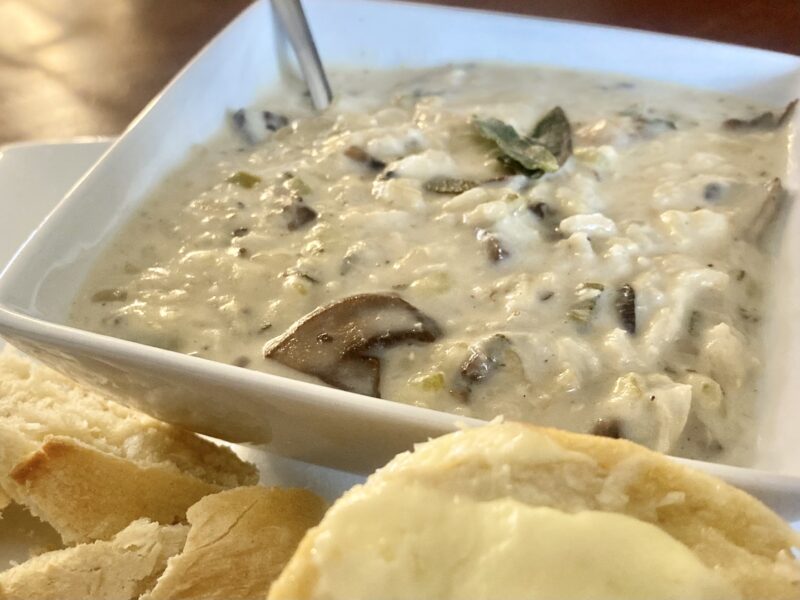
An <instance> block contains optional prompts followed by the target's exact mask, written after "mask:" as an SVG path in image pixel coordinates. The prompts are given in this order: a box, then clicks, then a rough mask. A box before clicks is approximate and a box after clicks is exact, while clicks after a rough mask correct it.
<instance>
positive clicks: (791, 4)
mask: <svg viewBox="0 0 800 600" xmlns="http://www.w3.org/2000/svg"><path fill="white" fill-rule="evenodd" d="M249 1H250V0H0V144H3V143H7V142H12V141H19V140H34V139H53V138H64V137H72V136H78V135H113V134H116V133H119V132H120V131H121V130H122V129H123V128H124V127H125V125H126V124H127V123H128V122H129V121H130V120H131V119H132V118H133V117H134V116H135V115H136V114H137V113H138V112H139V111H140V110H141V109H142V107H143V106H144V105H145V104H146V103H147V101H148V100H149V99H150V98H151V97H153V95H154V94H155V93H156V92H158V91H159V89H161V88H162V87H163V86H164V84H165V83H166V82H167V81H168V80H169V79H170V78H171V77H172V76H173V75H174V74H175V72H176V71H177V70H178V69H179V68H180V67H181V66H182V65H183V64H184V63H185V62H186V61H187V60H188V59H189V58H190V57H191V56H192V55H193V54H194V53H195V52H197V50H198V49H200V47H202V45H203V44H204V43H205V42H206V41H208V40H209V39H210V38H211V37H212V36H213V35H214V34H215V33H216V32H217V31H219V30H220V29H221V28H222V27H223V26H224V25H225V24H226V23H227V22H228V21H230V20H231V19H232V18H233V17H234V16H235V15H236V14H237V13H238V12H239V11H240V10H242V9H243V8H244V7H245V6H246V5H247V4H248V3H249ZM438 1H439V2H441V3H444V4H450V5H454V6H468V7H473V8H492V9H495V10H505V11H511V12H517V13H523V14H530V15H541V16H548V17H558V18H566V19H572V20H576V21H588V22H594V23H603V24H612V25H621V26H624V27H636V28H640V29H648V30H652V31H661V32H665V33H674V34H682V35H689V36H694V37H701V38H708V39H713V40H720V41H725V42H733V43H737V44H743V45H748V46H757V47H760V48H768V49H771V50H777V51H780V52H787V53H791V54H800V0H702V1H698V0H559V1H557V2H554V1H553V0H495V1H494V2H490V1H486V0H484V1H478V0H475V1H469V0H438Z"/></svg>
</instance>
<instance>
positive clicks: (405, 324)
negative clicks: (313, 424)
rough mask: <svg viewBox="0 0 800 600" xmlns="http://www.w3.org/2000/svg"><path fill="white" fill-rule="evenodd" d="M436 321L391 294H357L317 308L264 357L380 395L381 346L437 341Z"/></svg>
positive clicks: (345, 387) (271, 345)
mask: <svg viewBox="0 0 800 600" xmlns="http://www.w3.org/2000/svg"><path fill="white" fill-rule="evenodd" d="M440 335H441V330H440V329H439V326H438V325H437V324H436V322H435V321H434V320H433V319H431V318H430V317H429V316H427V315H425V314H424V313H422V312H421V311H420V310H418V309H417V308H416V307H414V306H412V305H411V304H409V303H408V302H406V301H405V300H403V299H402V298H400V297H398V296H394V295H391V294H357V295H355V296H349V297H347V298H343V299H341V300H337V301H336V302H333V303H331V304H328V305H326V306H323V307H321V308H318V309H316V310H314V311H312V312H310V313H309V314H307V315H306V316H305V317H303V318H301V319H300V320H299V321H297V322H296V323H295V324H294V325H292V326H291V327H290V328H289V329H288V330H287V331H286V333H284V334H283V335H282V336H280V337H279V338H277V339H276V340H274V341H272V342H269V343H268V344H267V345H266V346H265V347H264V356H265V358H270V359H272V360H275V361H277V362H279V363H281V364H283V365H286V366H287V367H291V368H293V369H296V370H297V371H300V372H302V373H306V374H307V375H314V376H316V377H319V378H320V379H321V380H322V381H324V382H325V383H329V384H330V385H333V386H335V387H338V388H340V389H343V390H347V391H350V392H356V393H359V394H365V395H369V396H375V397H378V398H379V397H380V389H379V386H380V359H379V357H378V356H376V354H377V353H379V352H380V350H381V349H382V348H385V347H386V346H390V345H392V344H396V343H398V342H402V341H406V340H414V341H418V342H432V341H434V340H435V339H437V338H438V337H439V336H440Z"/></svg>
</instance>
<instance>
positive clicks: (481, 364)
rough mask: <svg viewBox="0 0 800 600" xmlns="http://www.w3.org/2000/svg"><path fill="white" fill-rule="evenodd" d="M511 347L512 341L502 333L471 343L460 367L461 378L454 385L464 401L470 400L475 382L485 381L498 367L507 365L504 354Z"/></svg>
mask: <svg viewBox="0 0 800 600" xmlns="http://www.w3.org/2000/svg"><path fill="white" fill-rule="evenodd" d="M510 347H511V342H510V341H509V339H508V338H507V337H506V336H504V335H503V334H501V333H496V334H494V335H491V336H489V337H487V338H484V339H482V340H480V341H478V342H476V343H474V344H473V345H471V346H470V347H469V350H468V352H467V356H466V358H465V359H464V362H462V363H461V366H460V367H459V375H460V378H459V380H457V381H456V383H455V385H454V391H455V392H456V393H458V394H459V395H460V396H461V397H462V399H464V401H467V400H469V395H470V392H471V391H472V386H473V385H474V384H476V383H480V382H482V381H484V380H485V379H487V378H488V377H489V376H491V375H492V373H494V372H495V371H496V370H497V369H498V368H500V367H503V366H505V363H504V356H505V353H506V351H507V350H508V349H509V348H510Z"/></svg>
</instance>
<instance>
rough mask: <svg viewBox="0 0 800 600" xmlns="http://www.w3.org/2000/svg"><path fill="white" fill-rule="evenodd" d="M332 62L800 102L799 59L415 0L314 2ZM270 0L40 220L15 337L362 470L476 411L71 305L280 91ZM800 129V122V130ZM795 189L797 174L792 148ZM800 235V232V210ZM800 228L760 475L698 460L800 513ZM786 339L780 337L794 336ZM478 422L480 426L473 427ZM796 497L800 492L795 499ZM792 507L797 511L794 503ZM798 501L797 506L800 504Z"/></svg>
mask: <svg viewBox="0 0 800 600" xmlns="http://www.w3.org/2000/svg"><path fill="white" fill-rule="evenodd" d="M305 4H306V11H307V14H308V17H309V20H310V22H311V26H312V28H313V30H314V32H315V35H316V36H317V39H318V43H319V49H320V53H321V55H322V56H323V57H324V58H325V60H326V62H327V63H328V64H329V65H330V64H334V65H335V64H344V65H349V66H353V65H364V66H371V67H397V66H429V65H438V64H442V63H446V62H463V61H469V60H483V61H506V62H519V63H542V64H546V65H552V66H558V67H567V68H577V69H587V70H597V71H608V72H616V73H619V74H625V75H630V76H636V77H649V78H653V79H658V80H662V81H669V82H675V83H681V84H687V85H693V86H697V87H702V88H707V89H711V90H717V91H724V92H730V93H736V94H740V95H745V96H749V97H752V98H753V99H755V100H760V101H764V102H768V103H770V104H774V105H780V104H782V103H785V102H787V101H788V100H790V99H791V98H793V97H796V96H798V95H800V93H799V91H800V58H797V57H793V56H788V55H783V54H777V53H773V52H766V51H762V50H754V49H747V48H741V47H736V46H730V45H724V44H717V43H712V42H704V41H699V40H691V39H685V38H677V37H671V36H664V35H657V34H650V33H642V32H636V31H628V30H622V29H617V28H609V27H598V26H591V25H579V24H573V23H568V22H560V21H552V20H543V19H531V18H522V17H516V16H508V15H500V14H493V13H489V12H481V11H468V10H460V9H451V8H439V7H430V6H419V5H413V4H406V3H394V2H377V1H356V0H307V1H306V3H305ZM271 21H272V15H271V11H270V7H269V5H268V3H267V2H265V1H263V0H262V1H260V2H257V3H256V4H254V5H253V6H251V7H250V8H248V9H247V10H246V11H245V12H244V13H242V15H241V16H239V17H238V18H237V19H236V20H235V21H234V22H233V23H232V24H231V25H230V26H228V28H227V29H225V30H224V31H223V32H222V33H221V34H219V35H218V36H217V37H216V38H215V39H214V40H213V41H212V42H211V43H210V44H209V45H208V46H207V47H206V48H205V49H204V50H203V51H202V52H201V53H200V54H199V55H198V56H197V57H196V58H195V59H194V60H193V61H192V62H191V63H190V64H189V65H188V66H187V67H186V68H185V69H184V70H183V71H182V72H181V73H180V74H179V75H178V76H177V77H176V78H175V80H173V82H172V83H170V85H169V86H168V87H167V88H166V89H165V90H164V91H163V92H162V93H161V94H160V95H159V96H158V97H157V98H156V99H155V100H154V101H153V102H152V103H151V104H150V105H149V106H148V107H147V108H146V109H145V110H144V111H143V113H142V114H141V115H140V116H139V117H138V118H137V119H136V120H135V121H134V122H133V123H132V124H131V126H130V127H129V128H128V129H127V130H126V131H125V133H124V134H123V135H122V137H121V138H120V139H119V141H118V142H117V143H115V144H114V145H113V146H112V148H111V149H110V150H109V151H108V152H107V153H106V154H105V155H104V156H103V157H102V158H101V159H100V161H99V162H98V163H97V164H96V165H95V166H94V167H93V168H92V169H91V170H90V171H89V172H88V173H87V174H86V175H85V176H84V177H83V179H82V180H81V181H80V182H79V183H78V184H77V185H76V187H75V188H73V189H72V191H71V192H70V193H69V194H68V195H67V196H66V197H65V198H64V200H63V201H62V202H61V203H60V204H59V205H58V206H57V207H56V208H55V209H54V211H53V212H52V213H51V214H50V215H49V216H48V217H47V219H46V220H45V221H44V222H43V223H42V224H41V225H40V226H39V227H38V228H37V230H36V231H35V232H34V234H33V235H32V236H31V238H30V239H28V241H27V242H26V244H25V245H24V246H23V248H22V249H21V250H20V251H19V252H18V253H17V255H16V257H15V258H14V260H13V261H12V263H11V264H10V265H9V266H8V268H7V269H6V270H5V271H4V272H3V273H2V275H1V276H0V333H2V335H3V336H4V337H6V338H7V339H8V340H9V341H11V342H12V343H13V344H14V345H16V346H18V347H20V348H22V349H24V350H25V351H27V352H29V353H31V354H32V355H34V356H37V357H38V358H40V359H41V360H42V361H44V362H46V363H48V364H50V365H52V366H54V367H55V368H57V369H59V370H61V371H63V372H66V373H68V374H70V375H72V376H74V377H77V378H78V379H81V380H83V381H85V382H87V383H89V384H92V385H95V386H99V387H101V388H103V389H104V390H106V391H109V392H111V393H112V394H114V395H115V396H116V397H118V398H119V399H120V401H122V402H125V403H128V404H132V405H135V406H137V407H139V408H141V409H143V410H146V411H148V412H150V413H152V414H154V415H155V416H158V417H160V418H163V419H165V420H168V421H172V422H174V423H178V424H180V425H184V426H186V427H188V428H190V429H193V430H195V431H200V432H202V433H207V434H209V435H213V436H216V437H220V438H223V439H227V440H230V441H234V442H243V441H247V442H254V443H262V444H269V448H270V449H271V450H273V451H274V452H277V453H281V454H284V455H287V456H291V457H293V458H300V459H303V460H306V461H309V462H315V463H318V464H324V465H327V466H333V467H337V468H344V469H348V470H351V471H356V472H359V471H361V472H363V471H366V470H369V469H372V468H374V467H376V466H378V465H380V464H382V463H384V462H385V461H386V460H387V459H388V458H390V457H391V456H392V455H393V454H395V453H396V452H398V451H400V450H403V449H406V448H408V447H409V446H410V445H411V444H412V443H413V442H415V441H420V440H423V439H425V438H426V437H428V436H431V435H436V434H439V433H442V432H445V431H449V430H452V429H453V428H454V427H456V426H457V423H458V422H459V421H460V422H467V423H469V422H470V421H469V420H466V419H463V418H457V417H454V416H452V415H447V414H444V413H440V412H435V411H431V410H426V409H421V408H417V407H413V406H407V405H403V404H397V403H392V402H390V401H385V400H378V399H374V398H366V397H363V396H359V395H356V394H352V393H349V392H344V391H341V390H336V389H331V388H328V387H324V386H321V385H316V384H311V383H305V382H302V381H295V380H291V379H287V378H283V377H278V376H274V375H268V374H264V373H259V372H255V371H248V370H245V369H240V368H236V367H233V366H230V365H226V364H221V363H214V362H211V361H207V360H203V359H200V358H196V357H191V356H184V355H181V354H177V353H173V352H169V351H165V350H161V349H157V348H150V347H146V346H142V345H140V344H136V343H133V342H128V341H124V340H119V339H114V338H111V337H106V336H101V335H97V334H94V333H89V332H85V331H80V330H77V329H74V328H71V327H69V326H67V325H65V323H66V319H67V314H68V311H69V307H70V303H71V300H72V298H73V297H74V295H75V294H76V292H77V289H78V287H79V286H80V284H81V282H82V281H83V280H84V279H85V277H86V275H87V273H88V271H89V269H90V267H91V266H92V264H93V262H94V260H95V259H96V257H97V256H98V253H99V252H101V251H102V249H103V248H104V246H105V244H106V243H107V242H108V241H109V240H110V238H112V237H113V235H114V232H115V231H116V230H117V229H118V228H119V227H120V225H121V224H122V223H123V222H124V221H125V220H126V219H127V218H128V216H129V215H131V214H132V212H133V211H134V209H135V207H136V206H137V204H138V203H139V202H140V201H142V200H143V199H144V198H145V197H146V196H147V194H148V192H149V190H151V189H152V188H153V187H154V185H155V184H156V183H157V182H158V181H159V180H160V179H161V178H162V177H163V176H164V175H165V174H167V173H168V172H169V171H170V170H171V169H173V168H174V167H175V166H177V165H178V164H180V162H181V161H182V160H183V159H184V158H185V156H186V155H187V152H188V150H189V149H190V147H191V146H192V145H193V144H197V143H202V142H203V141H205V140H206V139H208V138H209V137H210V136H211V135H212V134H214V133H215V132H216V131H217V130H218V129H219V128H220V127H221V126H222V124H223V123H224V120H225V116H226V113H227V111H229V110H230V109H233V108H238V107H241V106H246V105H248V104H251V103H253V102H254V101H255V100H256V99H257V98H258V97H259V96H260V95H262V94H263V92H264V91H265V90H266V89H268V88H270V87H274V86H275V85H277V84H279V81H280V72H281V64H280V63H281V60H279V56H280V54H281V53H280V51H279V44H278V40H276V39H275V36H274V34H273V31H274V29H273V27H272V26H271ZM793 126H794V127H796V124H793ZM792 152H793V160H792V167H791V171H792V172H791V173H790V174H789V177H788V182H789V187H791V188H793V189H796V188H797V182H798V174H797V164H796V163H797V161H796V160H794V159H795V158H796V149H794V148H793V150H792ZM787 230H788V231H789V232H800V211H797V210H795V211H792V212H791V213H790V222H789V223H788V224H787ZM799 259H800V236H798V235H786V236H784V241H783V247H782V248H781V254H780V259H779V263H780V264H779V266H778V268H777V272H776V274H775V276H774V278H775V281H776V291H777V292H779V293H776V294H774V296H775V298H774V301H773V303H772V306H771V313H772V315H773V317H774V318H773V323H772V325H770V326H768V328H767V329H768V339H769V340H770V344H769V345H768V348H767V360H766V374H765V381H764V385H763V388H762V392H761V395H760V399H761V403H762V404H763V410H761V414H760V416H759V421H758V423H759V424H758V427H759V430H758V432H757V433H758V437H759V449H758V453H757V455H756V456H755V457H754V460H753V463H752V465H751V466H752V467H753V468H752V469H742V468H734V467H723V466H718V465H710V464H707V463H694V464H695V465H697V466H700V467H701V468H703V469H704V470H706V471H711V472H714V473H717V474H719V475H722V476H724V477H725V478H726V479H728V480H731V481H733V482H734V483H736V484H738V485H741V486H743V487H746V488H748V489H751V490H753V491H756V492H757V493H759V494H760V495H761V496H762V497H765V498H766V499H771V502H772V504H773V505H780V506H781V507H784V508H785V507H789V508H786V510H784V513H786V514H792V510H795V511H797V513H798V514H800V501H798V500H797V498H800V478H797V477H795V476H800V444H798V442H797V441H796V437H797V436H795V433H794V431H795V428H796V425H795V424H796V423H799V422H800V403H798V402H795V401H794V398H795V395H796V393H795V390H797V389H800V388H798V384H800V372H798V371H797V370H796V369H795V370H793V369H792V365H794V364H795V363H798V362H800V319H798V318H797V317H798V316H800V315H798V313H800V310H798V308H797V307H795V306H794V305H793V303H792V301H791V299H792V298H797V297H800V294H799V293H798V292H800V289H799V288H800V277H798V275H800V264H798V260H799ZM778 332H781V335H777V333H778ZM472 422H473V423H474V422H475V421H472ZM792 495H794V498H795V501H794V502H792ZM791 506H794V508H793V509H792V508H791ZM787 511H788V513H787Z"/></svg>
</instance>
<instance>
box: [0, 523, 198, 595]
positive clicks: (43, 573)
mask: <svg viewBox="0 0 800 600" xmlns="http://www.w3.org/2000/svg"><path fill="white" fill-rule="evenodd" d="M187 531H188V527H187V526H186V525H168V526H163V525H158V524H157V523H153V522H151V521H147V520H146V519H141V520H138V521H135V522H133V523H131V524H130V525H128V527H126V528H125V529H123V530H122V531H120V532H119V533H117V535H115V536H114V537H113V538H112V539H111V540H108V541H98V542H92V543H88V544H81V545H79V546H73V547H72V548H65V549H63V550H55V551H52V552H46V553H44V554H40V555H39V556H37V557H35V558H32V559H30V560H28V561H25V562H24V563H22V564H21V565H19V566H16V567H13V568H11V569H9V570H7V571H4V572H2V573H0V599H2V600H133V599H134V598H138V597H139V595H140V594H141V593H142V592H144V591H145V590H147V589H148V588H149V587H151V586H152V584H153V582H154V581H155V579H156V578H157V577H158V576H159V575H160V574H161V573H162V572H163V570H164V567H165V566H166V564H167V559H168V558H169V557H170V556H173V555H175V554H177V553H178V552H180V551H181V548H183V545H184V542H185V540H186V533H187Z"/></svg>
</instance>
